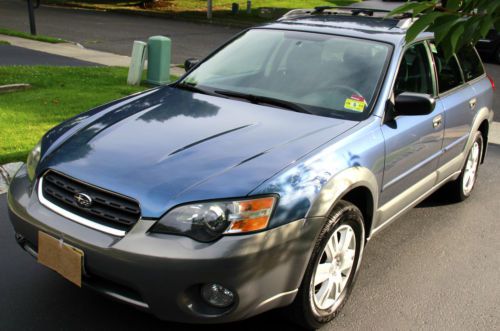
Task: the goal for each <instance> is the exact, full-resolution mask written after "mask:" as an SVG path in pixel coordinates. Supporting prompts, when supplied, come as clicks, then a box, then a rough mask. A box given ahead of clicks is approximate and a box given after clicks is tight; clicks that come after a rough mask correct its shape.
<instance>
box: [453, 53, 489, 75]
mask: <svg viewBox="0 0 500 331" xmlns="http://www.w3.org/2000/svg"><path fill="white" fill-rule="evenodd" d="M457 57H458V60H459V61H460V65H461V66H462V71H463V73H464V78H465V81H467V82H468V81H469V80H472V79H474V78H477V77H479V76H481V75H482V74H484V68H483V64H482V63H481V59H480V58H479V56H478V55H477V53H476V50H475V49H474V48H473V47H472V46H468V47H463V48H462V49H461V50H460V52H458V53H457Z"/></svg>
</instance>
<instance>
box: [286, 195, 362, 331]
mask: <svg viewBox="0 0 500 331" xmlns="http://www.w3.org/2000/svg"><path fill="white" fill-rule="evenodd" d="M364 242H365V237H364V225H363V215H362V214H361V211H360V210H359V209H358V208H357V207H356V206H354V205H353V204H351V203H349V202H346V201H340V202H339V203H338V204H337V205H336V206H335V208H334V210H333V212H332V214H331V216H330V217H329V218H328V220H327V221H326V223H325V225H324V227H323V229H322V230H321V233H320V234H319V236H318V239H317V241H316V245H315V247H314V250H313V253H312V256H311V259H310V261H309V264H308V267H307V269H306V273H305V275H304V279H303V281H302V284H301V287H300V289H299V293H298V294H297V297H296V299H295V302H294V303H293V305H292V307H291V308H292V310H293V312H292V316H291V317H292V318H293V319H294V320H295V321H296V322H298V323H299V324H301V325H302V326H304V327H306V328H308V329H317V328H319V327H321V326H322V325H324V324H326V323H328V322H329V321H331V320H332V319H333V318H334V317H335V316H336V315H337V313H338V312H339V311H340V309H341V308H342V306H343V305H344V304H345V302H346V300H347V297H348V296H349V294H350V292H351V289H352V286H353V283H354V279H355V276H356V272H357V269H358V265H359V262H360V261H361V256H362V253H363V248H364Z"/></svg>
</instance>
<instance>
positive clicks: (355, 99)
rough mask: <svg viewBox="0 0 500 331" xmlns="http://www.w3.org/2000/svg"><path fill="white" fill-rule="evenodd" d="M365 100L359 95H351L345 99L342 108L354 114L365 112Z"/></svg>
mask: <svg viewBox="0 0 500 331" xmlns="http://www.w3.org/2000/svg"><path fill="white" fill-rule="evenodd" d="M365 107H366V100H365V98H363V97H362V96H359V95H354V94H353V95H351V97H350V98H347V99H345V103H344V108H345V109H349V110H352V111H356V112H362V111H363V110H365Z"/></svg>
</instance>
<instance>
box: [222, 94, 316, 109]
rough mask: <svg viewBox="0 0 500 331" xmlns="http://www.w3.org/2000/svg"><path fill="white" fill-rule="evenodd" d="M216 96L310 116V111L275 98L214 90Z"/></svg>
mask: <svg viewBox="0 0 500 331" xmlns="http://www.w3.org/2000/svg"><path fill="white" fill-rule="evenodd" d="M214 92H215V93H217V94H222V95H225V96H228V97H234V98H240V99H245V100H248V101H250V102H251V103H255V104H267V105H271V106H276V107H280V108H286V109H289V110H292V111H295V112H298V113H304V114H312V113H311V112H310V111H308V110H307V109H305V108H304V107H302V106H299V105H298V104H296V103H294V102H290V101H286V100H280V99H275V98H270V97H263V96H260V95H254V94H247V93H241V92H234V91H225V90H224V91H223V90H216V91H214Z"/></svg>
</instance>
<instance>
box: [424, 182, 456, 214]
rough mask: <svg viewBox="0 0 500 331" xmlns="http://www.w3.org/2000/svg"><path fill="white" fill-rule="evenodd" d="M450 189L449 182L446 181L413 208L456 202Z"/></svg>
mask: <svg viewBox="0 0 500 331" xmlns="http://www.w3.org/2000/svg"><path fill="white" fill-rule="evenodd" d="M451 190H452V187H451V183H448V184H446V185H444V186H443V187H441V188H440V189H439V190H437V191H436V192H434V193H432V194H431V195H430V196H429V197H428V198H427V199H425V200H424V201H422V202H421V203H419V204H418V205H417V206H416V207H415V208H429V207H439V206H445V205H453V204H455V203H458V202H457V201H456V200H454V198H453V195H452V193H451Z"/></svg>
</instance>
